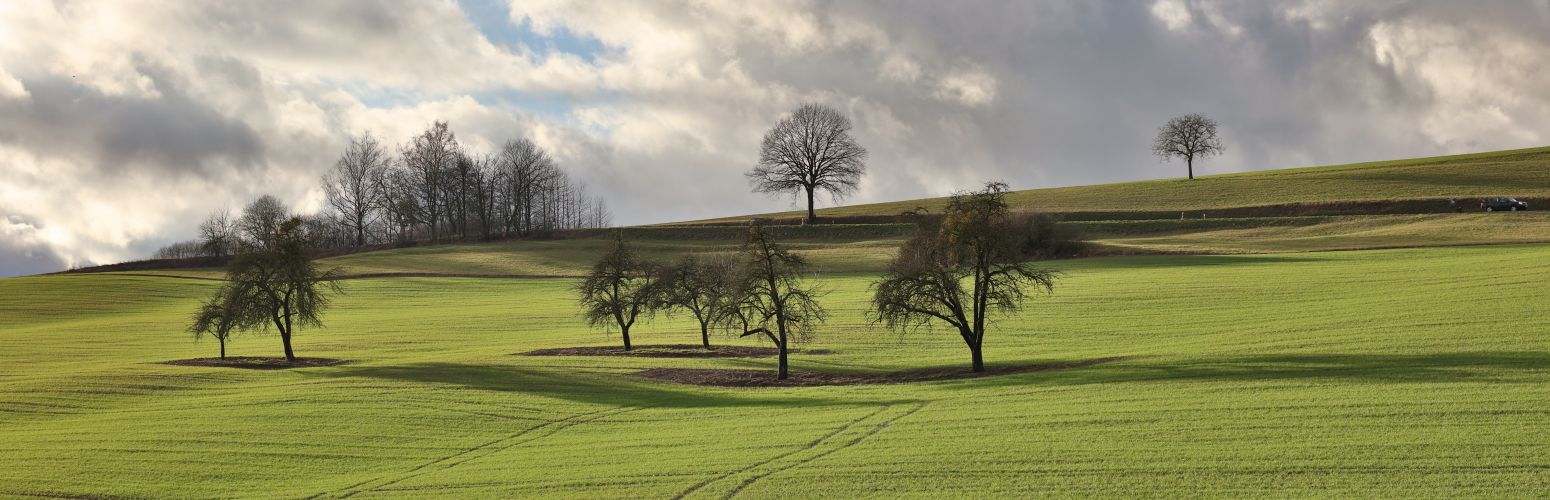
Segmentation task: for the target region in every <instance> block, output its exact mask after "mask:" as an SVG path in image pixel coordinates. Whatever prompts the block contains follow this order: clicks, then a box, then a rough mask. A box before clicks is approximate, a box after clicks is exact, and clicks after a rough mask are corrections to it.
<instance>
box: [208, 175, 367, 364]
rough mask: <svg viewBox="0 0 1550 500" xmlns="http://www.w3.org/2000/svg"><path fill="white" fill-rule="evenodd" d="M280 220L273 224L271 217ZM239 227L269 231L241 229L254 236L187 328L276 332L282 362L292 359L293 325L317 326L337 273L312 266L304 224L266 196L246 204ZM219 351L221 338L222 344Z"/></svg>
mask: <svg viewBox="0 0 1550 500" xmlns="http://www.w3.org/2000/svg"><path fill="white" fill-rule="evenodd" d="M277 218H278V219H279V221H278V222H275V219H277ZM242 222H243V224H242V226H244V227H248V228H261V227H268V226H269V225H270V224H271V223H273V224H274V226H275V227H274V229H273V230H265V231H259V230H254V231H245V232H248V234H254V235H259V236H257V238H259V239H255V240H244V241H243V242H242V245H241V247H240V249H239V250H238V252H237V257H236V258H235V259H233V260H232V262H231V265H230V266H229V267H228V268H227V269H226V284H224V285H222V287H221V288H220V289H218V290H217V291H216V293H215V294H214V295H213V296H212V297H211V298H210V300H209V301H208V302H206V303H205V304H204V305H203V306H202V307H201V309H200V311H199V313H198V314H197V315H196V316H195V321H194V324H193V326H191V327H190V330H192V331H194V332H195V333H196V335H197V334H200V333H201V332H204V333H211V334H215V333H217V332H221V331H222V330H224V331H225V332H226V333H222V335H225V334H227V333H229V332H230V331H232V330H239V331H247V330H263V331H267V330H268V329H269V327H270V326H273V327H274V328H275V330H276V331H277V332H278V333H279V334H280V342H281V344H282V346H283V347H284V351H285V359H286V360H288V361H295V360H296V354H295V351H294V350H293V349H292V348H291V338H292V336H294V334H295V328H296V327H297V326H313V327H315V326H322V313H323V311H324V310H326V309H327V308H328V305H329V294H330V293H337V292H340V291H341V289H340V287H339V284H338V281H337V280H336V278H337V277H338V276H337V275H338V273H337V271H335V270H332V269H328V270H325V269H322V268H320V267H318V266H317V264H316V263H314V262H313V260H312V256H311V251H312V248H311V246H312V245H311V243H310V242H309V241H308V240H307V237H306V234H305V232H304V231H303V228H302V224H303V220H302V219H301V218H299V217H293V216H288V215H286V209H285V207H284V205H281V204H279V201H278V200H275V199H274V198H273V197H270V196H265V197H263V198H260V199H259V201H258V202H254V203H253V204H252V205H250V206H249V208H248V211H246V212H245V213H244V214H243V216H242ZM222 345H223V349H222V350H223V351H224V340H223V341H222Z"/></svg>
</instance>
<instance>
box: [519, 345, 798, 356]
mask: <svg viewBox="0 0 1550 500" xmlns="http://www.w3.org/2000/svg"><path fill="white" fill-rule="evenodd" d="M790 352H792V353H796V352H801V353H803V354H825V353H827V352H828V351H819V350H804V351H797V350H794V349H793V350H791V351H790ZM777 354H780V351H779V350H777V349H775V348H774V347H745V346H713V347H711V348H710V349H706V348H705V346H702V345H698V344H662V345H640V346H635V348H634V349H631V350H628V351H626V350H624V348H623V347H620V346H588V347H557V348H553V349H539V350H536V351H528V352H524V353H521V354H520V356H631V357H637V358H767V357H770V356H774V355H777Z"/></svg>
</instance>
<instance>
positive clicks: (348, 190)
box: [323, 132, 391, 246]
mask: <svg viewBox="0 0 1550 500" xmlns="http://www.w3.org/2000/svg"><path fill="white" fill-rule="evenodd" d="M390 162H391V159H390V158H389V157H388V153H387V149H386V148H384V147H383V146H382V143H379V142H377V139H376V138H375V137H372V136H371V133H369V132H368V133H362V134H361V136H360V137H356V138H351V139H350V145H349V146H348V147H346V148H345V150H344V154H341V155H339V160H338V161H336V162H334V168H333V169H332V170H329V171H328V173H326V174H323V193H324V194H325V195H326V196H327V201H328V206H329V208H332V209H333V210H334V211H335V212H338V214H339V224H340V225H341V226H343V227H344V228H345V229H347V230H350V231H352V232H354V233H355V245H356V246H360V245H365V244H366V229H367V228H369V227H371V225H372V224H374V223H376V222H377V219H378V217H379V215H380V213H381V212H380V209H381V208H382V204H383V189H384V187H383V184H384V183H385V182H386V178H385V176H386V175H387V171H388V168H389V166H390Z"/></svg>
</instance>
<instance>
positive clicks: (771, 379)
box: [635, 357, 1125, 387]
mask: <svg viewBox="0 0 1550 500" xmlns="http://www.w3.org/2000/svg"><path fill="white" fill-rule="evenodd" d="M1122 359H1125V358H1123V357H1113V358H1098V359H1089V360H1086V361H1077V362H1073V363H1046V364H1037V365H1011V366H991V367H986V368H985V371H984V372H981V373H974V372H971V371H969V370H968V368H967V367H953V368H927V369H921V370H904V371H897V372H886V373H821V372H791V378H788V379H786V380H777V379H776V378H775V372H774V371H773V370H730V369H715V368H652V369H650V370H645V371H640V372H636V373H635V375H636V376H640V377H646V378H650V379H656V380H664V381H668V382H677V383H680V384H691V385H709V386H717V387H812V386H823V385H866V384H903V383H910V382H932V381H937V380H954V379H965V378H979V377H990V376H995V375H1010V374H1013V373H1026V372H1038V371H1045V370H1064V369H1068V368H1086V367H1089V366H1094V365H1100V364H1103V363H1111V362H1114V361H1119V360H1122Z"/></svg>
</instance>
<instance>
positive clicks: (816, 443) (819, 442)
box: [674, 402, 926, 500]
mask: <svg viewBox="0 0 1550 500" xmlns="http://www.w3.org/2000/svg"><path fill="white" fill-rule="evenodd" d="M915 405H916V406H915V407H914V408H912V409H910V410H909V411H906V412H904V413H901V414H899V415H897V416H894V417H892V418H889V419H887V420H884V421H883V422H882V423H881V424H878V425H877V426H875V427H873V428H872V430H870V431H868V432H866V433H864V434H862V435H861V436H860V437H857V438H856V439H852V440H851V441H849V442H847V443H845V444H841V445H840V446H838V447H836V448H833V449H829V450H826V451H823V452H820V453H818V454H816V455H813V456H812V457H808V458H805V459H801V460H797V461H795V462H793V463H791V464H790V465H787V466H784V467H779V468H776V469H774V470H771V471H768V472H765V473H762V474H758V475H755V476H754V477H752V478H749V479H748V480H745V481H743V482H742V483H741V484H739V485H738V486H737V487H736V488H734V489H733V490H732V491H731V492H729V493H727V495H726V496H725V497H724V498H731V497H732V496H733V495H736V494H737V493H738V492H740V491H742V490H743V489H744V488H747V487H748V485H750V484H753V483H754V482H755V481H758V480H759V479H762V478H764V477H765V476H769V475H770V474H774V473H776V472H781V471H785V470H789V469H791V468H793V467H797V466H801V465H803V464H806V463H808V462H811V461H813V460H817V459H819V458H822V457H824V456H827V455H829V454H831V453H834V452H836V451H839V450H842V449H845V448H849V447H851V446H853V445H855V444H857V443H860V442H861V441H862V440H864V439H866V438H867V437H869V436H871V435H873V434H877V433H878V432H880V431H882V430H883V428H886V427H888V424H891V423H893V422H894V421H895V420H898V419H900V418H904V417H905V416H908V415H910V414H913V413H915V412H917V411H920V409H921V408H924V407H925V406H926V404H925V403H924V402H918V403H915ZM895 406H898V405H895V404H890V405H883V406H882V407H880V408H878V409H877V410H876V411H873V412H871V413H868V414H866V415H862V416H860V417H857V418H856V419H854V420H851V421H849V422H845V423H844V424H841V425H840V426H839V427H836V428H835V429H834V430H832V431H829V432H827V433H825V434H824V435H822V436H818V437H817V438H815V439H813V440H812V441H809V442H808V443H807V444H806V445H804V446H802V447H801V448H798V449H795V450H791V451H788V452H785V453H781V454H779V455H775V456H773V457H770V458H767V459H764V460H760V461H758V462H755V463H753V464H750V465H748V466H746V467H742V468H740V469H737V470H734V471H730V472H726V473H723V474H720V475H718V476H715V477H712V478H710V479H706V480H704V481H700V482H699V483H696V484H695V485H693V486H690V487H689V488H688V489H686V490H684V491H683V492H682V493H679V494H678V495H677V496H675V497H674V499H675V500H681V499H683V498H685V497H688V496H689V495H693V494H694V493H695V492H698V491H700V490H701V489H704V488H705V487H707V486H710V485H712V484H715V483H718V482H721V481H722V480H725V479H729V478H732V477H736V476H738V475H741V474H745V473H748V472H751V471H754V470H756V469H758V468H760V467H764V466H766V465H769V464H772V463H775V462H777V461H779V460H781V459H784V458H787V457H791V456H793V455H797V454H800V453H804V452H809V451H812V450H815V449H818V448H819V447H821V446H823V445H824V444H826V443H828V442H829V441H830V440H832V439H834V438H835V437H836V436H839V435H840V434H844V433H845V432H846V431H849V430H850V429H851V428H852V427H855V426H856V425H858V424H860V423H862V422H865V421H867V420H869V419H871V418H872V417H876V416H878V415H880V414H882V413H884V412H886V411H888V410H890V409H892V408H894V407H895Z"/></svg>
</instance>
